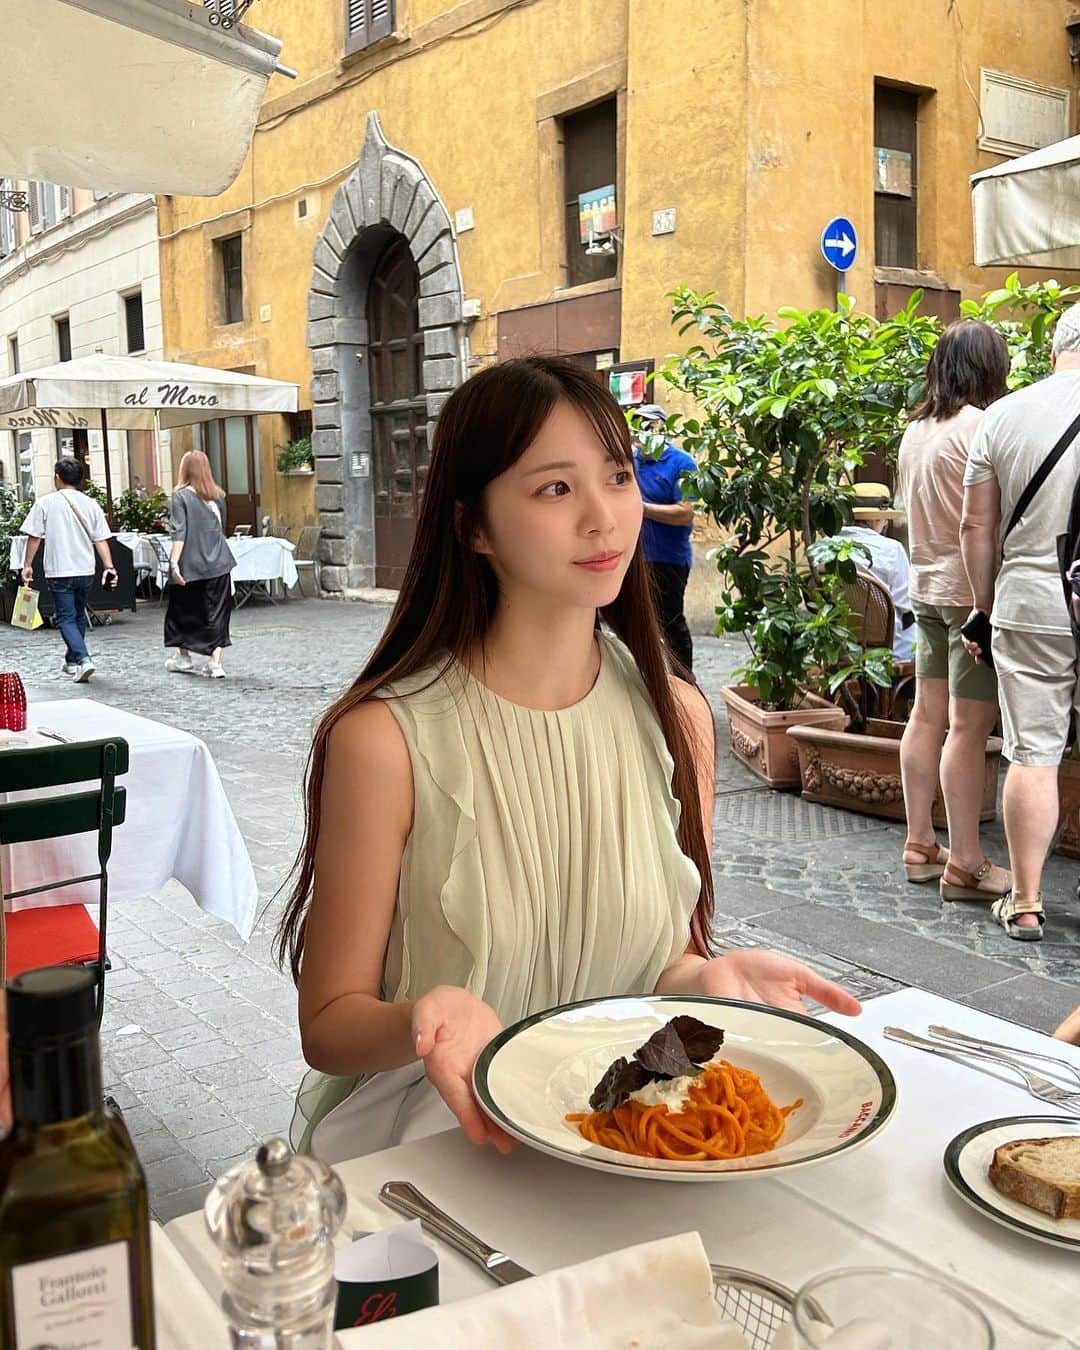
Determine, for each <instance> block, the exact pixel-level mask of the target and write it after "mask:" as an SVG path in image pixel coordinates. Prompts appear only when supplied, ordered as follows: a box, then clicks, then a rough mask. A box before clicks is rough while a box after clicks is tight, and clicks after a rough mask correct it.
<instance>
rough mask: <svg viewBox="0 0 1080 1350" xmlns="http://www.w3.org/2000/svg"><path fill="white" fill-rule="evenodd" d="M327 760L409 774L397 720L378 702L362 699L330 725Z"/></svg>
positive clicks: (379, 700) (402, 736) (403, 740)
mask: <svg viewBox="0 0 1080 1350" xmlns="http://www.w3.org/2000/svg"><path fill="white" fill-rule="evenodd" d="M328 751H329V756H330V758H331V759H334V760H337V759H346V760H348V761H349V762H351V763H353V764H355V765H356V766H357V767H358V768H364V769H369V770H370V769H379V770H384V771H389V772H394V771H395V769H404V770H405V772H406V773H408V771H409V747H408V746H407V745H406V743H405V736H404V734H403V732H402V730H401V727H400V726H399V725H398V722H397V718H395V716H394V714H393V713H392V712H391V711H390V709H389V708H388V707H387V706H386V702H385V700H384V699H381V698H366V699H364V700H363V702H361V703H358V704H357V705H356V706H355V707H354V708H350V709H349V711H348V712H347V713H344V714H343V715H342V716H341V717H339V718H338V720H337V721H336V722H335V723H334V727H333V730H332V731H331V732H330V739H329V747H328Z"/></svg>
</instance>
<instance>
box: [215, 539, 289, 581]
mask: <svg viewBox="0 0 1080 1350" xmlns="http://www.w3.org/2000/svg"><path fill="white" fill-rule="evenodd" d="M228 542H229V547H230V548H231V549H232V554H233V557H234V558H235V559H236V566H235V567H234V568H233V572H232V579H233V582H234V583H236V582H241V581H280V582H282V583H284V585H285V586H287V587H288V586H295V585H296V580H297V571H296V564H295V563H294V562H293V556H292V555H293V546H292V544H290V543H289V541H288V540H287V539H278V538H276V537H275V536H274V535H259V536H255V535H241V536H240V537H239V538H237V537H235V536H234V537H233V538H231V539H230V540H229V541H228Z"/></svg>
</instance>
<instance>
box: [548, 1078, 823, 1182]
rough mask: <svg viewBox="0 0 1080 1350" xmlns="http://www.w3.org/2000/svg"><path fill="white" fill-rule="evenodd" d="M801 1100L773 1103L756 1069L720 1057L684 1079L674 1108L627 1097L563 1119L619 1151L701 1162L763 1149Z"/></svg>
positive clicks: (593, 1140) (772, 1141) (775, 1140)
mask: <svg viewBox="0 0 1080 1350" xmlns="http://www.w3.org/2000/svg"><path fill="white" fill-rule="evenodd" d="M646 1091H647V1090H646ZM653 1095H655V1094H653ZM802 1104H803V1099H802V1098H801V1097H800V1098H799V1099H798V1100H797V1101H794V1102H792V1103H791V1104H790V1105H789V1106H777V1105H776V1103H775V1102H774V1101H773V1100H772V1098H771V1097H770V1096H769V1094H768V1093H767V1092H766V1091H765V1089H764V1088H763V1087H762V1086H761V1079H760V1078H759V1077H758V1075H757V1074H756V1073H753V1072H752V1071H751V1070H750V1069H739V1068H736V1066H735V1065H734V1064H732V1063H730V1062H729V1061H728V1060H726V1059H723V1060H720V1061H718V1062H715V1063H712V1064H707V1065H706V1066H705V1067H704V1068H703V1069H702V1070H701V1072H700V1073H698V1074H697V1075H696V1076H695V1077H693V1078H691V1079H689V1080H688V1085H687V1088H686V1101H685V1102H683V1104H682V1105H681V1106H679V1107H678V1108H677V1109H672V1108H671V1107H669V1106H668V1105H666V1104H665V1103H663V1102H656V1101H653V1102H649V1101H642V1100H639V1098H638V1097H637V1096H635V1095H631V1096H630V1097H629V1098H628V1099H627V1100H626V1101H625V1102H623V1103H622V1104H621V1105H619V1106H616V1107H615V1108H614V1109H613V1110H611V1111H576V1112H571V1113H570V1114H569V1115H567V1117H566V1121H567V1123H568V1124H570V1125H572V1126H574V1127H575V1128H576V1129H577V1130H578V1131H579V1132H580V1134H581V1135H582V1136H583V1137H584V1138H585V1139H588V1140H589V1142H590V1143H593V1144H600V1145H602V1146H603V1147H604V1148H611V1149H615V1150H616V1151H617V1152H619V1153H633V1154H636V1155H637V1156H639V1157H643V1158H664V1159H667V1160H669V1161H672V1162H706V1161H712V1160H718V1159H725V1158H748V1157H751V1156H753V1155H754V1154H758V1153H768V1152H769V1151H770V1150H771V1149H774V1148H775V1147H776V1145H777V1144H778V1143H779V1142H780V1140H781V1138H782V1137H783V1134H784V1130H785V1129H786V1127H787V1118H788V1116H789V1115H790V1114H791V1112H792V1111H794V1110H796V1109H797V1108H798V1107H800V1106H802Z"/></svg>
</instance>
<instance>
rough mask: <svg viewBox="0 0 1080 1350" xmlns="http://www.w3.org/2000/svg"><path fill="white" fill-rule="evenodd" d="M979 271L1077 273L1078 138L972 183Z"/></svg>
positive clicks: (1012, 162)
mask: <svg viewBox="0 0 1080 1350" xmlns="http://www.w3.org/2000/svg"><path fill="white" fill-rule="evenodd" d="M971 183H972V189H971V200H972V209H973V211H974V217H975V263H976V266H978V267H998V266H1015V267H1061V268H1069V267H1076V268H1080V136H1070V137H1069V138H1068V140H1064V141H1055V142H1054V144H1053V145H1047V146H1044V147H1043V148H1042V149H1041V150H1033V151H1032V152H1031V153H1030V154H1028V155H1021V156H1020V158H1019V159H1011V160H1006V161H1005V162H1004V163H1002V164H995V165H994V167H993V168H992V169H984V170H983V171H982V173H977V174H974V175H973V176H972V179H971Z"/></svg>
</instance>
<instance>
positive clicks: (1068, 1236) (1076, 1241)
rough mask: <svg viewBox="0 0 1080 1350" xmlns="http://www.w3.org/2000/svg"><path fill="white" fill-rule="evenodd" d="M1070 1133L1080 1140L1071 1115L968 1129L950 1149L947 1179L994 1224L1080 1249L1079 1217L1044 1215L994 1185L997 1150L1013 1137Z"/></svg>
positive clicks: (1014, 1118)
mask: <svg viewBox="0 0 1080 1350" xmlns="http://www.w3.org/2000/svg"><path fill="white" fill-rule="evenodd" d="M1061 1135H1071V1136H1075V1137H1077V1138H1080V1120H1071V1119H1070V1118H1069V1117H1068V1116H1005V1117H1002V1118H1001V1119H1000V1120H987V1121H984V1122H983V1123H982V1124H981V1125H973V1126H972V1127H971V1129H969V1130H964V1131H963V1132H962V1133H961V1134H958V1135H957V1136H956V1138H955V1139H954V1140H953V1141H952V1142H951V1143H950V1144H949V1147H948V1148H947V1149H946V1150H945V1175H946V1176H947V1177H948V1179H949V1181H950V1183H951V1184H952V1187H953V1189H954V1190H955V1191H956V1193H957V1195H959V1196H960V1198H961V1199H962V1200H966V1201H967V1202H968V1204H969V1205H974V1207H975V1208H976V1209H978V1210H981V1211H982V1213H983V1214H985V1215H986V1216H987V1218H989V1219H993V1220H994V1221H995V1223H1000V1224H1004V1226H1005V1227H1006V1228H1011V1229H1012V1230H1013V1232H1015V1233H1026V1234H1027V1236H1028V1237H1033V1238H1036V1239H1037V1240H1038V1241H1039V1242H1050V1243H1053V1245H1054V1246H1055V1247H1068V1248H1069V1249H1070V1250H1072V1251H1077V1250H1080V1219H1052V1218H1051V1217H1050V1215H1049V1214H1040V1213H1039V1211H1038V1210H1037V1209H1030V1208H1029V1207H1028V1206H1027V1205H1021V1204H1020V1203H1019V1202H1018V1201H1016V1200H1010V1199H1009V1197H1008V1196H1007V1195H1002V1194H1001V1192H1000V1191H997V1190H995V1189H994V1187H993V1186H991V1184H990V1176H989V1172H990V1163H991V1162H992V1161H993V1157H994V1149H996V1148H998V1147H999V1146H1000V1145H1001V1144H1008V1143H1011V1142H1012V1141H1013V1140H1014V1139H1050V1138H1053V1137H1055V1136H1061Z"/></svg>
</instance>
